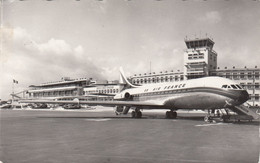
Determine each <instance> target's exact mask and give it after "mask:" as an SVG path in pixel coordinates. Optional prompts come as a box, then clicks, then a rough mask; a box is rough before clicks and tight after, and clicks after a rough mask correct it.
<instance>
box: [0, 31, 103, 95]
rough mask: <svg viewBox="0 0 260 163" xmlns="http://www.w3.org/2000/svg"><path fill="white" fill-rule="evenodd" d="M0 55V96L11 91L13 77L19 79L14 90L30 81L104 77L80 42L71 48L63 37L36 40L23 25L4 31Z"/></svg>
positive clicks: (23, 86) (25, 85) (21, 87)
mask: <svg viewBox="0 0 260 163" xmlns="http://www.w3.org/2000/svg"><path fill="white" fill-rule="evenodd" d="M3 36H4V41H3V47H4V48H3V56H1V70H0V73H1V77H2V79H4V80H3V81H1V83H0V86H1V92H0V96H1V99H3V98H4V99H7V98H8V95H9V94H10V93H11V91H12V80H13V79H15V80H18V81H19V84H18V85H17V86H16V92H17V91H20V90H22V89H25V88H27V87H28V86H29V85H32V84H41V83H44V82H48V81H56V80H60V78H61V77H64V76H68V77H72V78H79V77H87V78H90V77H92V78H96V79H104V75H103V74H104V71H105V70H104V69H102V68H101V67H99V66H97V65H96V64H95V63H94V62H92V60H91V57H90V56H88V55H87V54H85V53H84V48H83V47H82V46H81V45H77V46H75V47H73V46H72V45H71V44H70V43H68V42H67V41H66V40H62V39H55V38H50V39H49V40H48V41H46V42H43V43H37V41H35V40H34V39H33V37H32V36H31V35H30V34H29V33H28V32H27V31H26V30H24V29H22V28H19V27H17V28H14V29H6V30H4V33H3Z"/></svg>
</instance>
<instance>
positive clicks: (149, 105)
mask: <svg viewBox="0 0 260 163" xmlns="http://www.w3.org/2000/svg"><path fill="white" fill-rule="evenodd" d="M19 102H20V103H46V104H86V105H90V106H111V107H113V106H130V107H139V108H142V109H149V108H153V109H156V108H163V107H164V105H161V104H156V103H153V102H144V101H79V100H74V101H67V100H20V101H19Z"/></svg>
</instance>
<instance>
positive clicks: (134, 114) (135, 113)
mask: <svg viewBox="0 0 260 163" xmlns="http://www.w3.org/2000/svg"><path fill="white" fill-rule="evenodd" d="M131 116H132V118H142V112H141V111H140V109H135V110H134V111H132V113H131Z"/></svg>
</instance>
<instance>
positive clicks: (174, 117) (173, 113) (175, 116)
mask: <svg viewBox="0 0 260 163" xmlns="http://www.w3.org/2000/svg"><path fill="white" fill-rule="evenodd" d="M172 118H173V119H176V118H177V112H176V111H174V112H172Z"/></svg>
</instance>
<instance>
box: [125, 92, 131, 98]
mask: <svg viewBox="0 0 260 163" xmlns="http://www.w3.org/2000/svg"><path fill="white" fill-rule="evenodd" d="M124 98H125V99H126V100H132V99H133V96H132V95H130V93H129V92H126V93H125V95H124Z"/></svg>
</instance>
